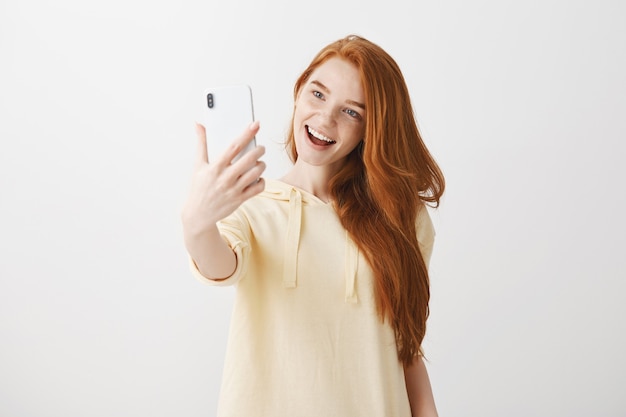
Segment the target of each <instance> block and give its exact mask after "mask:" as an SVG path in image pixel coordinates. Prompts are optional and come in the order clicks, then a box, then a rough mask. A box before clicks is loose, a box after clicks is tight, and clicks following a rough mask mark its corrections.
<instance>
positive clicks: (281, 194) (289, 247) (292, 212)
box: [262, 180, 359, 303]
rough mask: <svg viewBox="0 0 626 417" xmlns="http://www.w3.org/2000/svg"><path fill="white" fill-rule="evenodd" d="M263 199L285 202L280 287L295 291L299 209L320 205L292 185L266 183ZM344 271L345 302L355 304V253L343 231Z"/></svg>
mask: <svg viewBox="0 0 626 417" xmlns="http://www.w3.org/2000/svg"><path fill="white" fill-rule="evenodd" d="M262 195H263V196H264V197H267V198H271V199H274V200H279V201H285V202H287V203H288V204H289V219H288V223H287V230H286V231H285V233H286V236H285V248H284V252H283V253H284V254H285V256H284V261H283V262H284V263H283V286H284V287H285V288H296V287H297V285H298V268H297V266H298V252H299V249H300V234H301V232H302V216H303V210H302V207H303V205H306V204H324V205H327V204H328V203H324V202H323V201H322V200H320V199H319V198H318V197H316V196H315V195H313V194H311V193H309V192H307V191H304V190H301V189H299V188H297V187H294V186H292V185H289V184H286V183H284V182H281V181H277V180H266V182H265V191H264V192H263V194H262ZM344 238H345V245H344V248H345V256H344V259H345V260H344V262H345V271H344V276H345V280H346V290H345V301H346V302H348V303H356V302H358V299H357V295H356V273H357V269H358V262H359V250H358V248H357V246H356V245H355V244H354V242H353V241H352V239H351V238H350V236H349V235H348V232H347V231H345V237H344Z"/></svg>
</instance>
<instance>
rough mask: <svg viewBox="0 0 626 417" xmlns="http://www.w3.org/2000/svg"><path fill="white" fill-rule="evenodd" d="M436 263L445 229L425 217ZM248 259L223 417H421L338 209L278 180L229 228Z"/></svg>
mask: <svg viewBox="0 0 626 417" xmlns="http://www.w3.org/2000/svg"><path fill="white" fill-rule="evenodd" d="M417 226H418V228H417V230H418V240H419V242H420V248H421V251H422V256H423V257H424V260H425V262H426V263H427V264H428V261H429V259H430V254H431V252H432V245H433V241H434V229H433V225H432V222H431V220H430V217H429V215H428V211H427V210H426V208H424V209H422V210H420V215H419V217H418V219H417ZM219 228H220V231H221V233H222V235H223V236H224V237H225V239H226V240H227V241H228V242H229V244H230V246H231V247H232V248H233V250H234V251H235V253H236V254H237V259H238V262H237V269H236V271H235V272H234V273H233V275H232V276H231V277H229V278H227V279H225V280H221V281H214V280H209V279H207V278H205V277H203V276H202V275H201V274H200V273H199V271H198V270H197V269H196V268H195V266H194V264H193V262H191V265H192V271H193V273H194V275H195V276H196V277H197V278H199V279H200V280H202V281H203V282H206V283H209V284H211V285H220V286H221V285H236V296H235V304H234V311H233V316H232V319H231V328H230V333H229V340H228V349H227V353H226V358H225V363H224V374H223V380H222V388H221V394H220V403H219V407H218V416H219V417H231V416H232V417H234V416H236V417H242V416H246V417H256V416H259V417H261V416H267V417H282V416H284V417H321V416H324V417H332V416H338V417H352V416H354V417H357V416H381V417H382V416H384V417H393V416H398V417H409V416H410V415H411V411H410V408H409V401H408V396H407V392H406V386H405V380H404V370H403V367H402V364H401V363H400V361H399V360H398V354H397V351H396V344H395V338H394V332H393V329H392V328H391V327H390V326H389V324H388V323H382V322H381V320H380V318H379V316H378V315H377V312H376V305H375V300H374V293H373V275H372V271H371V269H370V267H369V265H368V264H367V262H366V260H365V258H364V257H363V256H362V254H360V253H359V251H358V249H357V247H356V245H355V244H354V243H353V242H352V240H351V239H350V238H349V237H348V235H347V232H346V230H345V229H344V228H343V227H342V226H341V224H340V222H339V218H338V217H337V214H336V213H335V211H334V210H333V207H332V205H330V204H326V203H324V202H323V201H321V200H320V199H318V198H317V197H315V196H314V195H312V194H310V193H307V192H305V191H303V190H300V189H298V188H295V187H293V186H291V185H288V184H285V183H283V182H280V181H276V180H266V188H265V191H264V192H263V193H261V194H260V195H258V196H256V197H254V198H252V199H250V200H248V201H247V202H245V203H244V204H243V205H242V206H241V207H239V209H237V210H236V211H235V213H233V214H232V215H231V216H229V217H228V218H226V219H225V220H223V221H222V222H220V224H219Z"/></svg>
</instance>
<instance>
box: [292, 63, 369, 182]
mask: <svg viewBox="0 0 626 417" xmlns="http://www.w3.org/2000/svg"><path fill="white" fill-rule="evenodd" d="M364 103H365V94H364V92H363V86H362V85H361V77H360V74H359V71H358V69H357V67H356V66H355V65H354V64H352V63H351V62H349V61H346V60H344V59H342V58H337V57H334V58H330V59H328V60H327V61H325V62H324V63H322V64H321V65H320V66H318V67H317V68H316V69H315V70H314V71H313V72H312V73H311V75H310V76H309V78H308V79H307V81H306V82H305V83H304V85H303V86H302V88H301V89H300V91H299V93H298V97H297V99H296V103H295V112H294V117H293V133H294V140H295V146H296V150H297V152H298V159H297V161H296V164H308V165H313V166H320V167H327V168H328V169H329V170H330V171H331V173H332V172H336V171H337V170H338V169H339V167H340V166H341V164H342V163H343V161H344V159H345V157H346V156H347V155H348V154H349V153H350V152H351V151H352V150H353V149H354V148H355V147H356V146H357V145H358V144H359V142H360V141H361V140H362V139H363V135H364V132H365V104H364Z"/></svg>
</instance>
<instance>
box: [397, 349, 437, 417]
mask: <svg viewBox="0 0 626 417" xmlns="http://www.w3.org/2000/svg"><path fill="white" fill-rule="evenodd" d="M404 378H405V380H406V390H407V393H408V395H409V402H410V404H411V415H412V416H413V417H437V416H438V414H437V408H436V407H435V399H434V397H433V391H432V388H431V385H430V379H429V378H428V371H427V370H426V365H425V364H424V361H423V359H422V358H421V357H419V358H416V359H415V361H414V362H413V364H412V365H411V366H408V367H405V368H404Z"/></svg>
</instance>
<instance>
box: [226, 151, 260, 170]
mask: <svg viewBox="0 0 626 417" xmlns="http://www.w3.org/2000/svg"><path fill="white" fill-rule="evenodd" d="M263 155H265V146H263V145H259V146H257V147H255V148H254V149H252V150H250V151H248V152H246V153H245V154H244V155H243V156H242V157H241V158H239V159H238V160H237V161H235V163H233V168H234V169H235V170H237V171H241V172H245V171H247V170H249V169H250V168H252V167H253V166H254V165H255V164H256V163H257V161H258V160H259V158H261V157H262V156H263Z"/></svg>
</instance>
